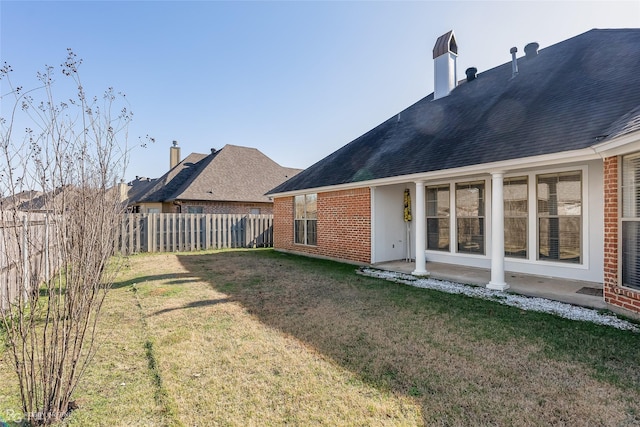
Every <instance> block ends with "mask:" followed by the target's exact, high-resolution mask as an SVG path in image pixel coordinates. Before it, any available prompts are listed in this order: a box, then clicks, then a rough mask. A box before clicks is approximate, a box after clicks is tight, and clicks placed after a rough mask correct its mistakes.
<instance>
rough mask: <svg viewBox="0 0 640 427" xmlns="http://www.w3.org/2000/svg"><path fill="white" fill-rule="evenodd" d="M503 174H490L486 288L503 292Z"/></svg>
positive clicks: (504, 284)
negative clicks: (488, 264) (488, 277)
mask: <svg viewBox="0 0 640 427" xmlns="http://www.w3.org/2000/svg"><path fill="white" fill-rule="evenodd" d="M503 180H504V173H503V172H494V173H492V174H491V252H490V253H491V281H490V282H489V283H488V284H487V288H489V289H495V290H498V291H504V290H507V289H509V285H507V283H506V282H505V281H504V258H505V256H504V181H503Z"/></svg>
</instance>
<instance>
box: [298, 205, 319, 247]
mask: <svg viewBox="0 0 640 427" xmlns="http://www.w3.org/2000/svg"><path fill="white" fill-rule="evenodd" d="M317 197H318V196H317V194H305V195H302V196H295V199H294V204H295V207H294V209H295V219H294V242H295V243H298V244H301V245H313V246H315V245H316V244H317V243H316V242H317V222H318V203H317Z"/></svg>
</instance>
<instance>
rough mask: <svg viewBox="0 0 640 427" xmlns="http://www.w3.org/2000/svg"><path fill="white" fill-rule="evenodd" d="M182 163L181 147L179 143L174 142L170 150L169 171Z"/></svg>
mask: <svg viewBox="0 0 640 427" xmlns="http://www.w3.org/2000/svg"><path fill="white" fill-rule="evenodd" d="M178 163H180V147H178V141H173V146H172V147H171V148H169V170H171V169H173V168H175V167H176V166H177V165H178Z"/></svg>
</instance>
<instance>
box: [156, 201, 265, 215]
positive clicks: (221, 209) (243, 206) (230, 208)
mask: <svg viewBox="0 0 640 427" xmlns="http://www.w3.org/2000/svg"><path fill="white" fill-rule="evenodd" d="M180 203H181V205H182V213H187V206H202V207H203V212H202V213H206V214H241V215H248V214H250V213H251V209H260V214H263V215H271V214H272V213H273V203H268V202H264V203H261V202H254V203H251V202H208V201H201V202H199V201H182V202H180ZM163 212H172V213H177V212H179V210H178V206H177V205H174V204H168V203H166V204H165V207H164V208H163Z"/></svg>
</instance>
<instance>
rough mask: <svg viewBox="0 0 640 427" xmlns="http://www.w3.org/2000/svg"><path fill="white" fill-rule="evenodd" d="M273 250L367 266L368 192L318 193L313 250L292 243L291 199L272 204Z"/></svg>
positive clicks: (368, 246)
mask: <svg viewBox="0 0 640 427" xmlns="http://www.w3.org/2000/svg"><path fill="white" fill-rule="evenodd" d="M273 235H274V247H275V248H276V249H284V250H289V251H294V252H302V253H307V254H311V255H318V256H323V257H329V258H336V259H343V260H347V261H354V262H361V263H369V262H371V194H370V191H369V188H357V189H353V190H341V191H330V192H325V193H318V236H317V246H306V245H297V244H295V243H294V242H293V197H282V198H277V199H276V200H275V201H274V224H273Z"/></svg>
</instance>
